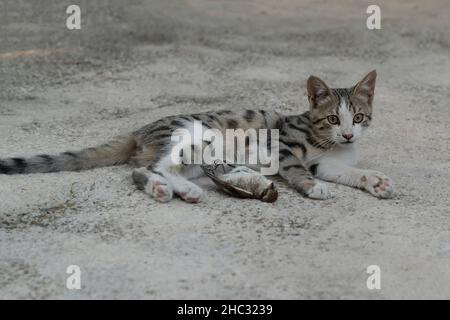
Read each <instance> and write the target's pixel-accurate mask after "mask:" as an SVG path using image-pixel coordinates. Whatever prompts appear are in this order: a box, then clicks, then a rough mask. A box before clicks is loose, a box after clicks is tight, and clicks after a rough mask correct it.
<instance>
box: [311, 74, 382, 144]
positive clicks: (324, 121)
mask: <svg viewBox="0 0 450 320" xmlns="http://www.w3.org/2000/svg"><path fill="white" fill-rule="evenodd" d="M376 76H377V74H376V71H375V70H374V71H372V72H370V73H369V74H367V75H366V76H365V77H364V78H363V79H362V80H361V81H360V82H358V83H357V84H356V85H355V86H354V87H352V88H346V89H332V88H329V87H328V86H327V85H326V84H325V82H323V81H322V80H321V79H319V78H317V77H315V76H311V77H310V78H309V79H308V85H307V87H308V98H309V102H310V109H311V111H310V114H311V123H312V124H313V129H314V132H315V134H316V135H317V137H318V138H319V139H320V140H324V141H325V142H328V143H332V144H339V145H343V146H345V145H351V144H352V143H353V142H355V141H356V140H358V139H359V138H360V137H361V136H362V134H363V132H364V130H365V129H366V128H367V127H368V126H369V124H370V121H371V119H372V102H373V95H374V92H375V80H376Z"/></svg>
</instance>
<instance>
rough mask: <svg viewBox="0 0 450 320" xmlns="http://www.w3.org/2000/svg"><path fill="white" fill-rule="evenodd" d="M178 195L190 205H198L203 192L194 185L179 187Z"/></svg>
mask: <svg viewBox="0 0 450 320" xmlns="http://www.w3.org/2000/svg"><path fill="white" fill-rule="evenodd" d="M177 188H178V189H179V190H178V191H177V194H178V195H179V196H180V198H181V199H183V200H184V201H186V202H188V203H197V202H199V201H200V199H201V196H202V193H203V190H202V189H201V188H200V187H198V186H197V185H195V184H193V183H189V184H184V185H181V186H177Z"/></svg>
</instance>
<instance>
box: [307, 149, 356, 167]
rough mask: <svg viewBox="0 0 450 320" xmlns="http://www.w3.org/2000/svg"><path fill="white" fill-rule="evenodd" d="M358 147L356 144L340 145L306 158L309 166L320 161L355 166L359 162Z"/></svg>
mask: <svg viewBox="0 0 450 320" xmlns="http://www.w3.org/2000/svg"><path fill="white" fill-rule="evenodd" d="M358 158H359V155H358V147H357V146H356V145H355V144H351V145H345V146H340V145H337V146H336V147H335V148H333V149H331V150H328V151H326V152H322V153H320V154H316V155H311V157H308V158H307V159H306V165H307V167H309V166H311V165H313V164H318V163H336V162H339V163H342V164H346V165H348V166H354V165H356V163H357V162H358Z"/></svg>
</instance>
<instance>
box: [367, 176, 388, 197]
mask: <svg viewBox="0 0 450 320" xmlns="http://www.w3.org/2000/svg"><path fill="white" fill-rule="evenodd" d="M365 189H366V190H367V191H369V192H370V193H371V194H372V195H374V196H375V197H378V198H384V199H386V198H391V197H392V196H393V194H394V188H393V187H392V182H391V180H390V179H389V178H388V177H386V176H385V175H384V174H382V173H378V172H376V173H372V174H370V175H369V176H368V177H367V184H366V187H365Z"/></svg>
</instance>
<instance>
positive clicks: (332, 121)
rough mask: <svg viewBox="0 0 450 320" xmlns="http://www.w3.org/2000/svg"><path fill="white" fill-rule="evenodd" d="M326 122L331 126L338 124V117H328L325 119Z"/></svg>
mask: <svg viewBox="0 0 450 320" xmlns="http://www.w3.org/2000/svg"><path fill="white" fill-rule="evenodd" d="M327 120H328V122H329V123H331V124H339V118H338V116H335V115H330V116H328V117H327Z"/></svg>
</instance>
